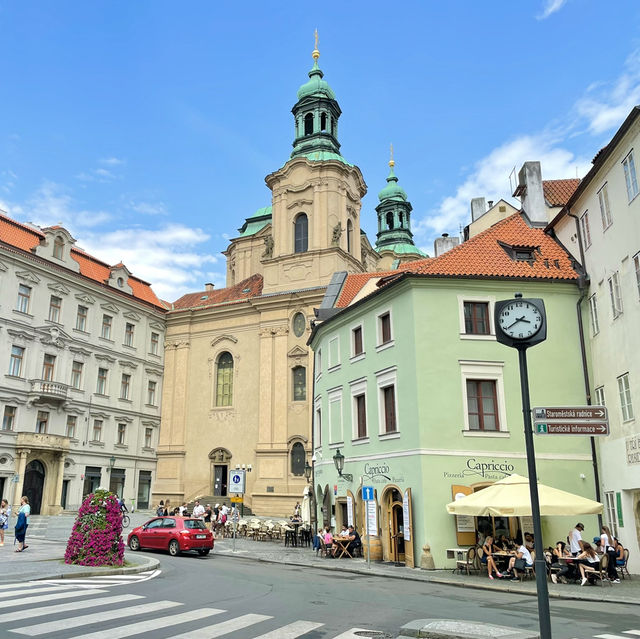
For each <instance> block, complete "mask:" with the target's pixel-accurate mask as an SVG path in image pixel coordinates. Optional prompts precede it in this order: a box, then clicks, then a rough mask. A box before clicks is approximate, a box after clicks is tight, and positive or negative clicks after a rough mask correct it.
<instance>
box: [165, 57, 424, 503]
mask: <svg viewBox="0 0 640 639" xmlns="http://www.w3.org/2000/svg"><path fill="white" fill-rule="evenodd" d="M312 55H313V59H314V64H313V68H312V69H311V71H309V80H308V82H306V83H305V84H304V85H302V86H301V87H300V89H299V90H298V94H297V97H298V100H297V102H296V104H295V105H294V107H293V109H292V112H293V116H294V123H295V133H294V142H293V152H292V153H291V157H290V159H289V160H288V161H287V162H286V163H285V164H284V166H282V167H281V168H280V169H278V170H277V171H274V172H273V173H271V174H269V175H267V176H266V178H265V181H266V183H267V186H268V187H269V188H270V190H271V191H272V200H271V206H267V207H264V208H262V209H259V210H258V211H257V212H256V213H255V214H254V215H252V216H250V217H248V218H246V220H245V222H244V224H243V225H242V227H241V228H240V229H239V235H238V237H236V238H234V239H233V240H231V242H230V244H229V246H228V247H227V249H226V251H225V252H224V255H225V257H226V259H227V283H226V284H227V286H226V288H224V289H215V288H214V287H213V286H212V285H206V287H205V290H204V291H199V292H196V293H190V294H187V295H185V296H183V297H182V298H180V299H178V300H177V301H175V302H174V303H173V305H172V309H171V310H170V311H169V312H168V314H167V338H166V342H165V384H164V394H163V399H162V423H161V428H160V439H159V444H158V449H157V455H158V466H157V477H156V482H155V486H154V499H155V501H156V502H157V501H159V500H160V499H163V500H165V501H166V500H167V499H168V500H169V501H170V503H172V504H175V503H178V502H180V503H181V502H182V501H190V500H192V499H195V498H197V497H211V499H212V500H217V501H219V502H222V501H225V500H226V501H228V486H227V481H228V477H229V471H230V470H232V469H235V468H236V467H243V468H246V469H247V470H249V471H250V472H248V473H247V486H246V494H245V501H244V503H245V506H246V507H247V508H248V509H250V510H251V512H253V513H255V514H269V515H284V514H288V513H289V511H290V510H291V507H292V504H294V503H295V501H296V500H297V499H299V498H300V496H301V495H302V492H303V489H304V487H305V486H306V483H307V482H306V479H305V476H304V467H305V462H308V461H310V454H311V450H312V442H311V409H310V405H311V399H312V398H311V397H310V395H311V392H312V379H313V376H312V375H313V366H314V362H313V357H312V354H311V351H310V350H309V348H308V347H307V345H306V342H307V339H308V337H309V331H310V321H311V319H312V318H313V317H314V313H313V309H314V308H315V307H318V306H320V303H321V302H322V299H323V297H324V295H325V293H326V291H327V287H328V286H329V284H330V282H331V279H332V276H333V274H334V273H335V272H337V271H346V272H347V273H363V272H370V271H377V270H380V269H385V268H388V267H390V266H391V265H392V264H396V265H397V264H399V263H403V262H406V261H409V260H412V259H418V258H421V257H424V255H423V254H422V253H421V252H420V251H419V249H418V248H417V247H415V245H414V243H413V240H412V234H411V230H410V229H411V225H410V212H411V204H410V203H409V202H408V200H407V196H406V193H405V192H404V191H403V190H402V189H401V188H400V187H399V186H398V184H397V178H396V176H395V174H394V173H393V162H391V163H390V165H391V173H390V176H389V178H388V179H387V182H388V184H387V186H386V187H385V189H383V191H382V192H381V193H380V204H379V205H378V207H377V209H376V210H377V215H378V234H377V242H376V247H375V248H374V247H372V246H371V244H370V243H369V241H368V240H367V237H366V235H364V233H363V232H361V229H360V215H361V206H362V205H361V202H362V198H363V196H364V195H365V193H366V191H367V186H366V184H365V181H364V179H363V176H362V173H361V172H360V169H359V168H358V167H357V166H355V165H353V164H350V163H349V162H347V161H346V160H345V159H344V157H343V156H342V154H341V152H340V144H339V141H338V120H339V117H340V114H341V110H340V106H339V104H338V102H337V100H336V97H335V94H334V92H333V90H332V89H331V88H330V86H329V84H328V83H327V82H326V80H324V77H323V72H322V71H321V70H320V68H319V66H318V57H319V55H320V54H319V52H318V49H317V46H316V49H314V51H313V54H312Z"/></svg>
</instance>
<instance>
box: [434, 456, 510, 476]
mask: <svg viewBox="0 0 640 639" xmlns="http://www.w3.org/2000/svg"><path fill="white" fill-rule="evenodd" d="M514 470H515V466H514V465H513V464H510V463H509V462H508V461H507V460H504V461H502V462H496V461H495V460H493V459H492V460H491V461H489V462H484V461H478V460H477V459H476V458H475V457H470V458H469V459H467V463H466V468H465V469H464V470H463V471H460V472H457V473H451V472H446V471H445V472H444V473H443V476H444V477H449V478H451V477H459V478H461V477H467V476H469V475H478V476H479V477H488V478H490V479H493V478H494V477H496V475H495V474H496V473H497V474H498V475H502V476H506V475H511V473H513V472H514Z"/></svg>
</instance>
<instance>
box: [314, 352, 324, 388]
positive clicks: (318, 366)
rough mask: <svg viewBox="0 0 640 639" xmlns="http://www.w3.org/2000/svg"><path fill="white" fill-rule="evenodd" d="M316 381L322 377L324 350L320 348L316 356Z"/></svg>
mask: <svg viewBox="0 0 640 639" xmlns="http://www.w3.org/2000/svg"><path fill="white" fill-rule="evenodd" d="M314 362H315V373H316V380H318V379H320V377H321V376H322V349H321V348H319V349H318V350H317V351H316V352H315V354H314Z"/></svg>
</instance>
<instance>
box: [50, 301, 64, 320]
mask: <svg viewBox="0 0 640 639" xmlns="http://www.w3.org/2000/svg"><path fill="white" fill-rule="evenodd" d="M61 308H62V298H61V297H57V296H56V295H52V296H51V298H50V299H49V321H50V322H56V323H59V322H60V309H61Z"/></svg>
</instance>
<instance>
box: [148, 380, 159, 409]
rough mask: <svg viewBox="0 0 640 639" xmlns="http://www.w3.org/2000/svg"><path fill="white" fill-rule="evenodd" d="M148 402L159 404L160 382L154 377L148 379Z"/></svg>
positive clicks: (150, 404)
mask: <svg viewBox="0 0 640 639" xmlns="http://www.w3.org/2000/svg"><path fill="white" fill-rule="evenodd" d="M147 404H148V405H149V406H157V405H158V382H157V381H156V380H154V379H149V380H147Z"/></svg>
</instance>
